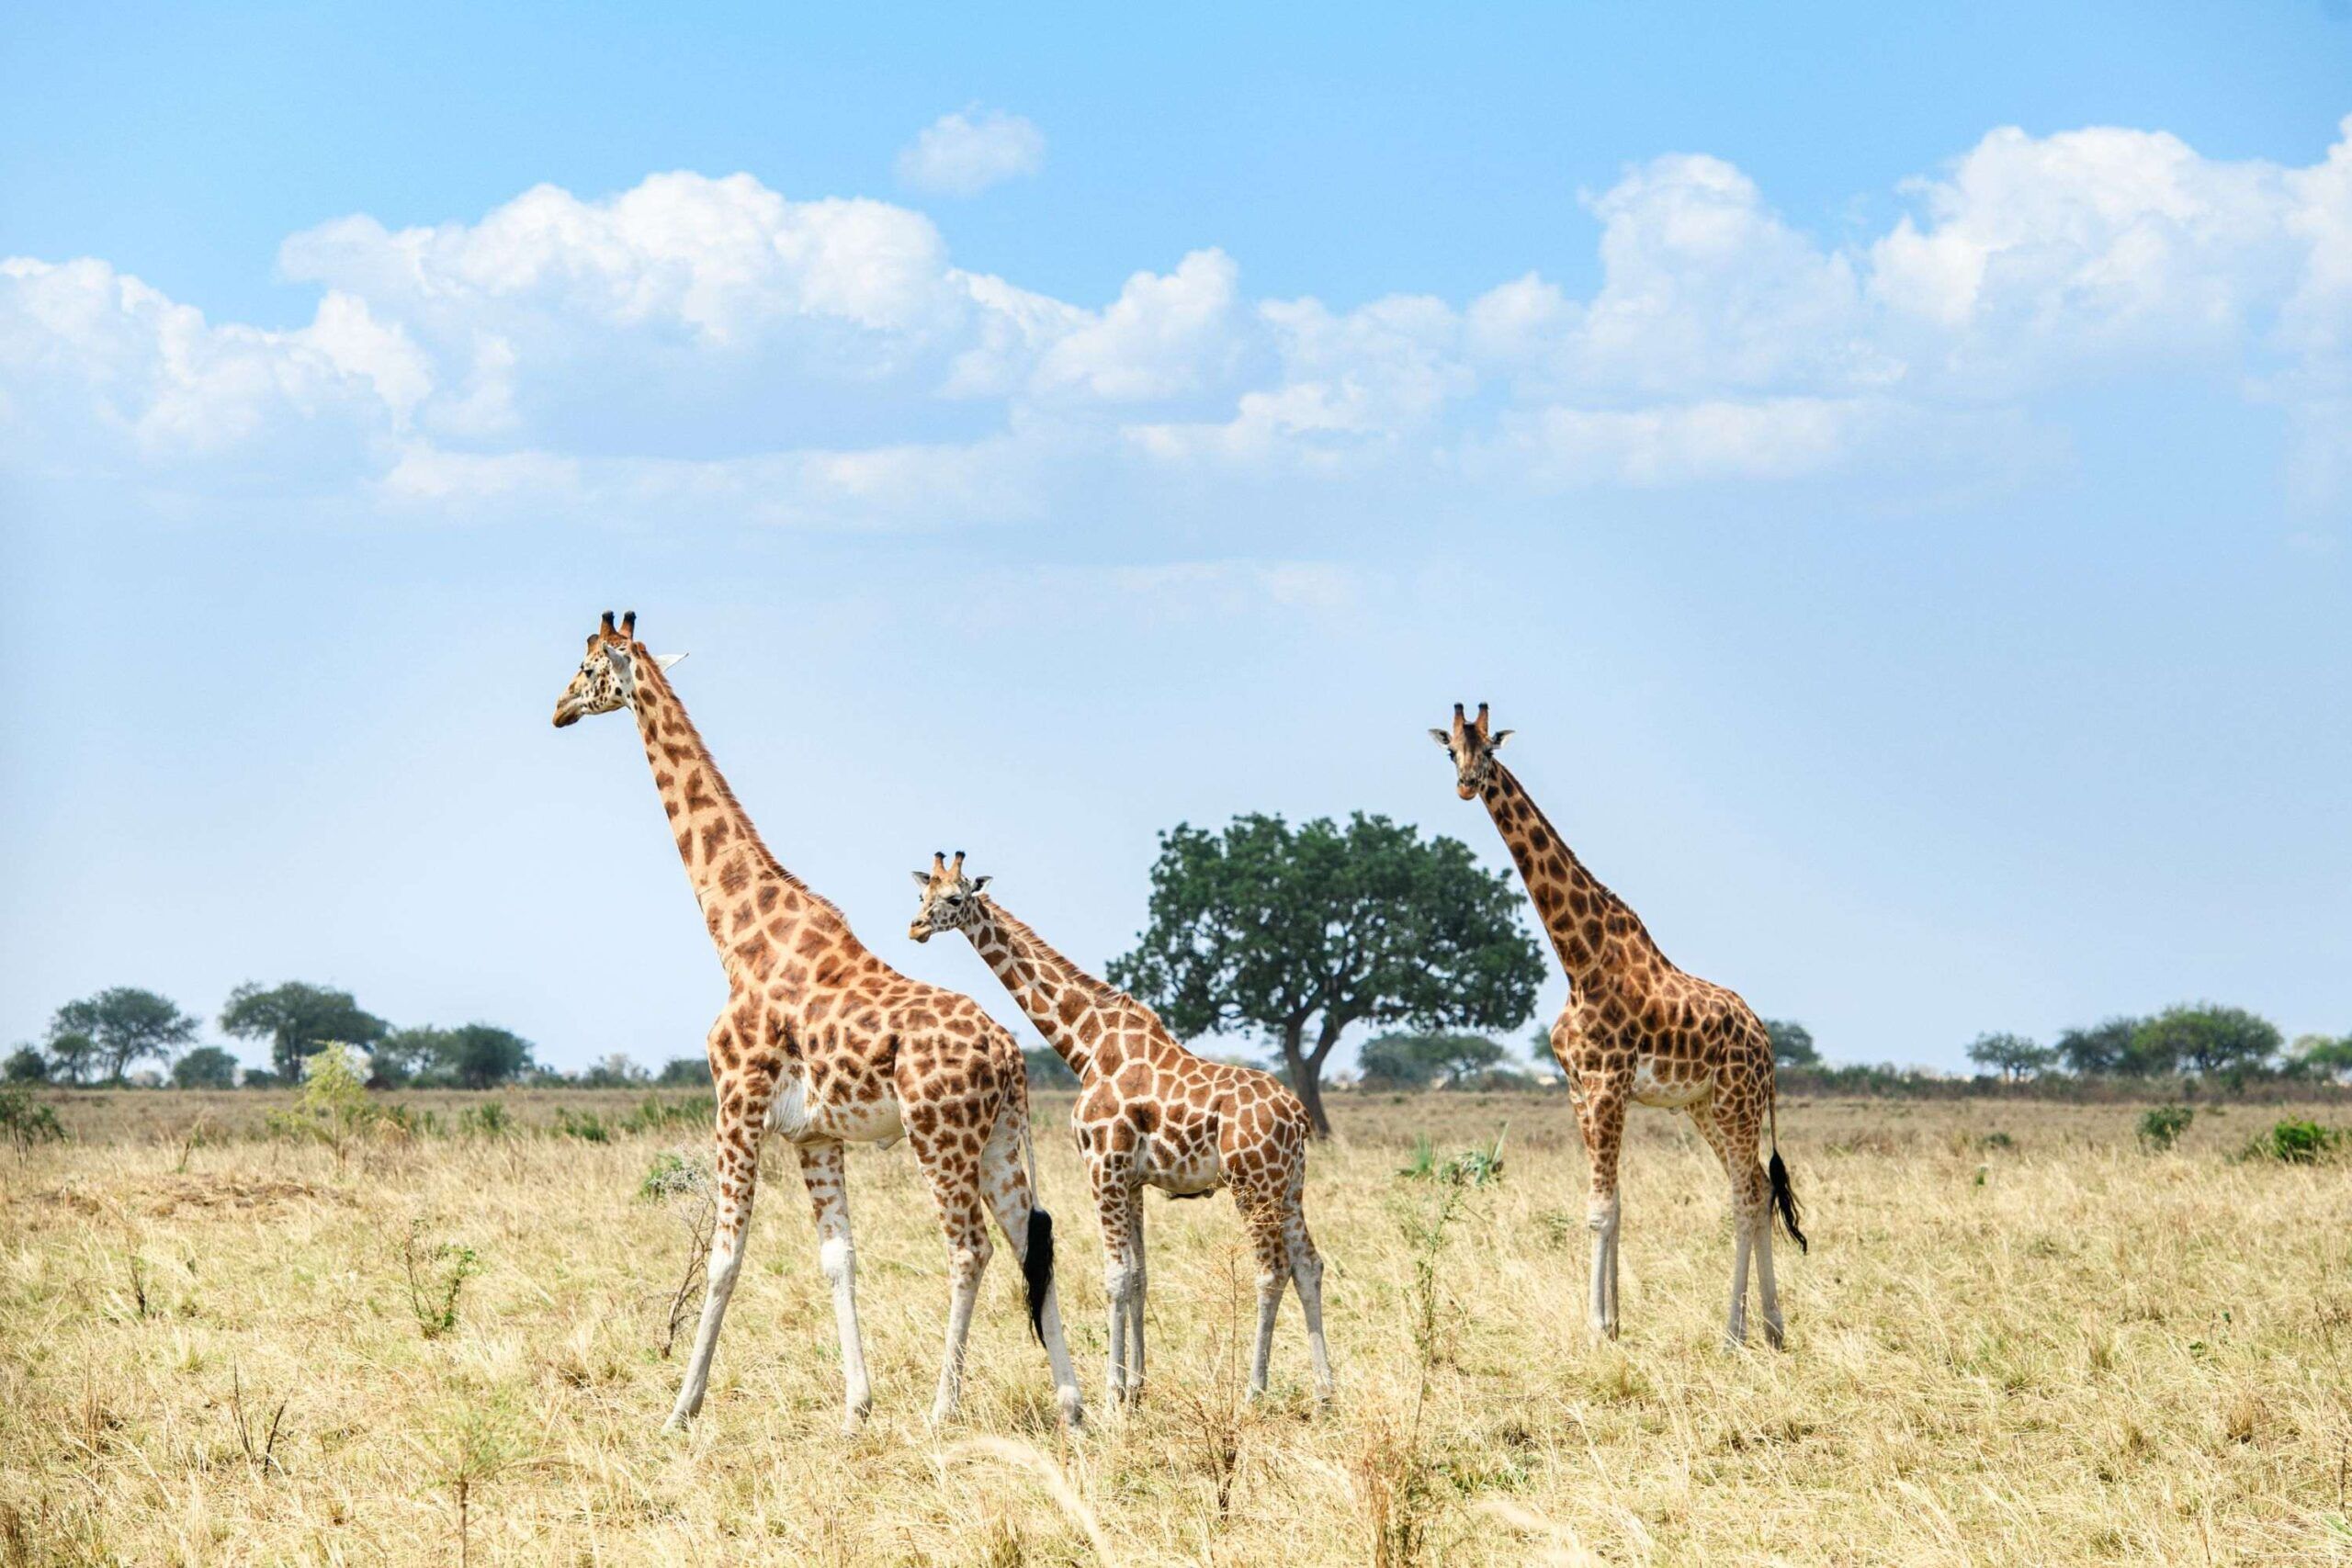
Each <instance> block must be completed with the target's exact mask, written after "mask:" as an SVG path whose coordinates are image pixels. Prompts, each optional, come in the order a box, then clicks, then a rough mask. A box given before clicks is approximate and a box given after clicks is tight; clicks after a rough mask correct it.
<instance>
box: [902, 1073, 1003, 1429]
mask: <svg viewBox="0 0 2352 1568" xmlns="http://www.w3.org/2000/svg"><path fill="white" fill-rule="evenodd" d="M925 1120H926V1121H927V1122H930V1123H931V1125H930V1126H929V1127H928V1128H927V1129H926V1130H925V1131H921V1132H918V1131H916V1130H915V1129H914V1128H912V1127H910V1129H909V1134H910V1137H911V1138H913V1139H914V1140H915V1145H914V1148H915V1157H916V1158H917V1159H918V1160H920V1161H921V1162H922V1168H923V1174H924V1175H925V1176H927V1177H929V1178H930V1179H931V1195H932V1198H933V1201H936V1202H937V1203H938V1204H939V1220H940V1224H941V1227H942V1228H943V1229H944V1231H945V1232H946V1235H947V1343H946V1346H945V1348H944V1350H943V1351H942V1353H941V1356H940V1362H939V1393H938V1396H937V1397H936V1398H934V1399H933V1401H932V1403H931V1419H932V1424H933V1426H940V1425H943V1424H944V1423H946V1422H948V1421H952V1420H954V1419H955V1418H956V1411H957V1410H958V1409H959V1408H961V1406H962V1404H963V1403H964V1346H965V1342H966V1341H967V1339H968V1338H969V1337H971V1332H972V1308H973V1306H974V1305H975V1304H976V1303H978V1301H979V1298H980V1276H981V1275H982V1274H984V1273H986V1272H987V1270H988V1266H989V1257H990V1256H991V1255H992V1254H993V1253H994V1252H995V1247H994V1244H992V1243H991V1242H990V1241H989V1223H988V1207H987V1205H986V1204H985V1203H983V1202H982V1201H981V1200H980V1161H979V1156H978V1155H976V1154H974V1153H972V1152H971V1150H970V1148H969V1147H968V1145H966V1144H965V1143H964V1142H963V1141H962V1136H961V1133H960V1130H959V1129H957V1128H956V1127H954V1126H947V1127H944V1128H943V1127H941V1126H940V1125H939V1124H938V1121H937V1116H936V1111H933V1116H932V1117H929V1118H926V1119H925ZM911 1121H912V1118H911V1117H910V1122H911Z"/></svg>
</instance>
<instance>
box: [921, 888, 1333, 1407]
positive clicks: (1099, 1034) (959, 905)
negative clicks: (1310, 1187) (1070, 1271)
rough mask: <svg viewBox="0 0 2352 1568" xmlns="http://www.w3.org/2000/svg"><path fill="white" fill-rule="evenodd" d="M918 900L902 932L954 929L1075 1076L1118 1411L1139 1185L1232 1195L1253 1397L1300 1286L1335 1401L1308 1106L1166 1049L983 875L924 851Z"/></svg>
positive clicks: (1134, 1343)
mask: <svg viewBox="0 0 2352 1568" xmlns="http://www.w3.org/2000/svg"><path fill="white" fill-rule="evenodd" d="M914 878H915V885H916V886H918V887H921V888H922V908H920V909H918V910H917V911H916V912H915V918H914V922H913V923H912V924H911V925H910V926H909V927H908V928H907V934H908V935H909V936H910V937H912V938H914V940H915V941H917V942H929V941H930V940H931V937H932V933H933V932H934V931H962V932H963V933H964V934H965V935H966V936H967V937H970V938H971V939H972V945H973V946H974V947H975V948H977V949H978V950H979V954H980V957H981V959H982V960H983V961H984V962H986V963H987V964H988V966H989V968H990V969H991V970H994V971H995V973H996V977H997V978H998V979H999V980H1001V981H1003V982H1004V988H1005V989H1006V990H1008V991H1010V992H1012V999H1013V1000H1014V1001H1015V1002H1017V1003H1018V1004H1020V1007H1021V1010H1022V1011H1023V1012H1025V1013H1027V1014H1028V1015H1029V1018H1030V1021H1032V1022H1034V1023H1035V1024H1036V1026H1037V1028H1038V1030H1039V1031H1040V1032H1042V1033H1043V1034H1044V1035H1045V1037H1046V1043H1048V1044H1050V1045H1052V1046H1053V1048H1054V1051H1055V1054H1056V1055H1059V1056H1060V1057H1061V1059H1062V1060H1063V1061H1065V1062H1067V1063H1069V1069H1070V1071H1071V1072H1074V1073H1076V1074H1077V1075H1078V1081H1079V1095H1078V1103H1077V1104H1076V1105H1075V1106H1073V1107H1072V1108H1071V1110H1070V1125H1071V1126H1073V1127H1074V1128H1076V1129H1077V1131H1078V1150H1079V1156H1080V1158H1082V1159H1083V1160H1085V1162H1086V1171H1087V1176H1088V1178H1089V1179H1090V1180H1091V1183H1092V1185H1093V1189H1094V1204H1095V1209H1096V1212H1097V1213H1100V1214H1101V1216H1102V1219H1103V1254H1104V1258H1105V1262H1104V1266H1103V1290H1104V1293H1105V1294H1107V1295H1108V1296H1109V1297H1110V1301H1111V1333H1110V1368H1109V1376H1108V1383H1109V1387H1110V1391H1111V1393H1110V1397H1111V1399H1112V1401H1113V1402H1114V1403H1124V1402H1125V1401H1127V1400H1130V1399H1133V1398H1136V1397H1138V1396H1140V1394H1141V1393H1142V1392H1143V1307H1144V1288H1145V1269H1144V1245H1143V1190H1144V1188H1145V1187H1147V1186H1150V1187H1157V1188H1159V1190H1162V1191H1164V1192H1166V1193H1168V1194H1169V1195H1170V1196H1171V1197H1176V1198H1200V1197H1205V1196H1206V1195H1208V1194H1209V1193H1211V1192H1214V1191H1216V1189H1217V1187H1218V1186H1219V1184H1223V1185H1225V1186H1228V1187H1230V1188H1232V1189H1233V1202H1234V1207H1236V1208H1237V1209H1238V1210H1239V1211H1240V1212H1241V1223H1242V1225H1243V1226H1244V1228H1246V1229H1247V1230H1248V1231H1249V1233H1250V1246H1251V1247H1252V1249H1253V1250H1255V1252H1256V1253H1257V1255H1258V1341H1257V1347H1256V1350H1255V1352H1254V1354H1253V1355H1252V1356H1251V1358H1250V1397H1251V1398H1252V1399H1255V1398H1257V1397H1258V1396H1259V1395H1261V1394H1262V1393H1265V1392H1266V1362H1267V1359H1268V1358H1269V1357H1270V1356H1271V1355H1272V1350H1273V1342H1274V1316H1275V1314H1276V1313H1277V1312H1279V1311H1280V1310H1281V1307H1282V1301H1283V1282H1284V1281H1285V1280H1288V1281H1290V1282H1291V1283H1293V1284H1295V1285H1296V1286H1297V1287H1298V1304H1299V1307H1300V1309H1301V1310H1302V1311H1304V1312H1305V1313H1306V1344H1307V1349H1308V1352H1309V1354H1311V1355H1312V1356H1313V1358H1314V1361H1315V1397H1316V1402H1317V1404H1328V1403H1329V1401H1330V1397H1331V1362H1330V1358H1329V1354H1328V1353H1327V1352H1326V1350H1325V1348H1324V1344H1323V1259H1322V1257H1321V1255H1320V1254H1318V1253H1317V1251H1316V1250H1315V1238H1314V1237H1313V1236H1311V1235H1308V1234H1307V1230H1306V1211H1305V1209H1304V1208H1302V1207H1301V1198H1302V1196H1303V1194H1304V1192H1305V1190H1306V1139H1307V1133H1308V1131H1309V1128H1308V1125H1307V1120H1306V1107H1305V1106H1304V1105H1301V1104H1300V1103H1299V1100H1298V1096H1296V1095H1295V1094H1293V1093H1292V1092H1291V1091H1290V1090H1289V1089H1284V1088H1283V1085H1282V1082H1281V1080H1279V1079H1277V1078H1276V1077H1274V1076H1273V1075H1272V1074H1271V1073H1261V1072H1260V1071H1259V1070H1258V1069H1257V1068H1255V1067H1242V1066H1234V1065H1232V1064H1231V1063H1227V1062H1211V1061H1207V1060H1205V1059H1204V1058H1202V1057H1200V1056H1196V1055H1193V1053H1192V1052H1190V1051H1187V1050H1186V1049H1184V1047H1183V1046H1182V1045H1180V1044H1178V1043H1176V1038H1175V1036H1173V1035H1171V1034H1170V1033H1169V1032H1168V1030H1167V1028H1166V1027H1165V1026H1164V1025H1163V1024H1161V1022H1160V1021H1159V1014H1157V1013H1155V1012H1153V1011H1152V1010H1150V1009H1149V1008H1148V1007H1146V1006H1144V1005H1143V1004H1142V1003H1141V1002H1139V1001H1136V999H1135V998H1133V997H1130V996H1128V995H1127V994H1126V993H1125V991H1121V990H1117V989H1115V988H1114V987H1110V986H1106V985H1104V984H1103V982H1102V981H1100V980H1098V979H1096V978H1095V977H1094V976H1091V975H1089V974H1088V973H1086V971H1084V970H1083V969H1080V967H1079V966H1078V965H1077V964H1072V963H1071V962H1070V961H1069V959H1067V958H1064V957H1063V956H1062V955H1061V954H1060V953H1057V952H1055V951H1054V950H1053V948H1051V947H1050V946H1048V945H1047V944H1046V942H1045V940H1044V939H1043V938H1042V937H1040V936H1038V934H1037V933H1036V932H1035V931H1031V930H1030V929H1029V928H1028V927H1027V926H1025V925H1023V924H1022V923H1021V922H1020V921H1019V920H1017V919H1013V918H1012V916H1011V915H1009V914H1007V913H1005V911H1004V910H1003V908H1001V907H1000V906H999V905H998V904H997V902H996V900H994V899H993V898H990V897H988V896H987V894H986V893H985V892H984V891H983V889H985V888H986V887H987V886H988V885H989V879H988V878H987V877H985V876H981V877H970V876H967V875H965V874H964V852H963V851H961V850H957V851H956V859H955V861H954V862H953V863H949V861H948V860H947V859H946V857H945V856H944V855H938V854H934V855H933V856H932V857H931V869H930V870H929V871H927V872H923V871H918V872H916V873H915V874H914Z"/></svg>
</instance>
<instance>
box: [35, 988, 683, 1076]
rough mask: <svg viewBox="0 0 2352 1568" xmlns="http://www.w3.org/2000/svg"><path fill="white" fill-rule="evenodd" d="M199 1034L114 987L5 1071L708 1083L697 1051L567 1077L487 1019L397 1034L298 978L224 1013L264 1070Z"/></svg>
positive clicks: (186, 1019) (610, 1060)
mask: <svg viewBox="0 0 2352 1568" xmlns="http://www.w3.org/2000/svg"><path fill="white" fill-rule="evenodd" d="M201 1027H202V1024H201V1021H199V1020H198V1019H197V1018H196V1017H195V1016H194V1015H192V1014H190V1013H187V1012H185V1011H183V1010H181V1009H180V1007H179V1005H178V1004H177V1003H176V1002H174V1001H172V1000H171V999H170V998H167V997H163V996H159V995H157V994H156V993H155V992H153V991H148V990H141V989H140V988H139V987H135V986H116V987H111V988H110V989H107V990H104V991H100V992H99V993H98V994H97V995H96V996H93V997H85V998H82V999H81V1000H79V1001H72V1002H68V1003H66V1004H65V1005H64V1006H63V1007H62V1008H59V1009H58V1010H57V1013H56V1015H55V1016H54V1017H53V1018H51V1020H50V1025H49V1032H48V1033H47V1034H46V1035H45V1036H44V1037H43V1038H42V1040H41V1041H40V1043H36V1044H26V1045H19V1046H17V1048H16V1049H15V1050H14V1051H12V1052H10V1053H9V1054H8V1056H7V1059H6V1062H5V1063H0V1076H5V1077H6V1079H7V1080H8V1081H9V1082H12V1083H53V1084H69V1085H70V1084H104V1085H114V1086H123V1087H133V1086H143V1087H153V1088H161V1087H165V1086H169V1087H171V1088H175V1089H237V1088H244V1089H274V1088H279V1087H282V1086H285V1085H288V1084H293V1083H297V1082H300V1079H301V1077H302V1065H303V1063H304V1062H306V1061H308V1060H309V1059H310V1058H311V1056H312V1055H316V1054H317V1053H318V1052H319V1051H320V1050H322V1049H323V1048H324V1047H326V1046H328V1045H335V1044H340V1045H346V1046H350V1047H352V1048H353V1049H354V1050H355V1052H356V1054H357V1057H358V1059H359V1060H360V1061H362V1062H364V1063H365V1064H366V1067H367V1071H368V1084H369V1086H370V1087H371V1088H377V1089H390V1088H396V1087H401V1086H409V1085H413V1086H415V1087H417V1088H421V1089H430V1088H448V1089H495V1088H498V1087H500V1086H502V1085H506V1084H517V1085H523V1086H530V1085H557V1084H563V1085H572V1086H576V1087H579V1088H583V1089H629V1088H637V1087H640V1086H644V1085H648V1084H685V1085H699V1084H704V1083H707V1082H708V1081H709V1078H710V1069H709V1067H708V1066H707V1064H706V1063H705V1062H704V1061H703V1059H702V1058H701V1057H700V1056H684V1057H680V1058H678V1059H677V1060H675V1061H673V1062H670V1063H669V1064H667V1065H666V1066H663V1067H662V1070H661V1071H660V1072H658V1073H655V1072H650V1071H648V1070H647V1069H645V1068H643V1067H640V1066H638V1065H637V1064H636V1063H634V1062H632V1061H630V1060H629V1059H628V1057H627V1056H624V1055H609V1056H606V1057H605V1058H604V1059H603V1060H601V1061H599V1062H597V1063H596V1064H595V1065H594V1066H591V1067H589V1068H587V1069H586V1070H585V1071H582V1072H578V1073H565V1072H561V1071H559V1070H557V1069H556V1068H553V1067H549V1066H542V1065H541V1064H540V1063H538V1062H537V1061H536V1060H535V1059H534V1055H533V1052H534V1049H535V1048H534V1047H533V1045H532V1044H531V1043H530V1042H529V1041H528V1040H526V1039H524V1038H523V1037H522V1036H521V1035H519V1034H517V1033H515V1032H514V1031H513V1030H511V1029H503V1028H501V1027H500V1026H499V1025H497V1024H494V1023H481V1022H475V1023H461V1024H458V1025H455V1026H453V1027H447V1028H445V1027H442V1026H440V1025H437V1024H415V1025H411V1026H409V1027H406V1028H398V1027H395V1026H393V1025H392V1024H390V1023H388V1022H386V1021H384V1020H383V1019H380V1018H379V1017H377V1016H376V1015H375V1014H374V1013H371V1012H369V1011H368V1010H365V1009H364V1008H362V1007H360V1005H359V1004H358V1002H357V1001H356V1000H355V999H354V998H353V997H352V995H351V993H350V992H349V991H341V990H337V989H335V988H334V987H332V986H313V985H310V984H308V983H306V982H304V981H300V980H289V981H288V982H287V983H286V984H284V985H281V986H275V987H269V988H268V989H266V990H265V989H264V988H263V987H259V986H256V985H245V986H240V987H237V988H236V989H235V990H234V991H232V992H231V993H230V994H229V999H228V1002H227V1004H226V1005H225V1006H224V1007H222V1009H221V1010H220V1032H221V1033H223V1034H225V1035H228V1036H229V1037H230V1038H232V1039H236V1040H249V1041H253V1042H254V1043H261V1044H266V1046H267V1047H268V1050H269V1059H270V1066H267V1067H247V1066H243V1065H242V1064H240V1063H239V1062H238V1060H237V1058H236V1057H235V1056H233V1055H231V1054H230V1053H229V1052H228V1051H227V1050H225V1049H223V1048H222V1047H220V1046H219V1045H199V1044H198V1043H196V1036H197V1032H198V1030H199V1029H200V1028H201ZM150 1063H152V1064H153V1066H141V1064H150Z"/></svg>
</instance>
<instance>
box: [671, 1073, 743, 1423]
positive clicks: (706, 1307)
mask: <svg viewBox="0 0 2352 1568" xmlns="http://www.w3.org/2000/svg"><path fill="white" fill-rule="evenodd" d="M754 1100H755V1097H753V1096H750V1095H746V1094H739V1093H738V1092H737V1089H736V1086H734V1085H727V1084H722V1085H721V1086H720V1087H719V1095H718V1107H719V1109H718V1130H717V1134H716V1138H717V1145H718V1149H717V1161H718V1218H717V1221H716V1223H715V1224H714V1225H713V1227H712V1230H711V1237H710V1262H709V1264H708V1266H707V1269H706V1270H705V1273H704V1292H703V1302H702V1321H701V1322H700V1323H699V1324H697V1325H695V1348H694V1352H693V1354H692V1356H691V1357H689V1358H688V1359H687V1361H686V1376H685V1382H684V1383H682V1384H681V1385H680V1386H679V1389H678V1402H677V1404H675V1405H673V1406H672V1408H671V1411H670V1418H669V1420H668V1421H666V1422H664V1423H663V1424H662V1429H663V1430H664V1431H677V1430H680V1429H682V1428H684V1426H685V1425H686V1423H687V1422H689V1421H691V1420H693V1419H694V1418H695V1416H697V1415H699V1414H701V1412H702V1402H703V1395H704V1394H705V1393H707V1391H708V1390H709V1387H710V1362H711V1358H712V1356H713V1355H714V1354H716V1353H717V1351H718V1329H719V1325H721V1324H722V1323H724V1322H725V1321H726V1318H727V1303H728V1300H729V1297H731V1296H733V1295H734V1293H735V1279H736V1276H737V1275H738V1274H740V1273H741V1272H742V1269H743V1238H744V1234H745V1232H746V1231H747V1230H748V1229H749V1228H750V1226H751V1223H752V1192H753V1189H754V1188H755V1187H756V1186H757V1184H758V1180H759V1174H760V1129H761V1123H762V1118H763V1116H764V1115H765V1113H766V1105H765V1103H764V1102H763V1101H759V1102H757V1103H755V1102H754ZM730 1105H731V1106H732V1107H733V1108H734V1110H733V1112H732V1113H731V1114H730V1112H729V1106H730Z"/></svg>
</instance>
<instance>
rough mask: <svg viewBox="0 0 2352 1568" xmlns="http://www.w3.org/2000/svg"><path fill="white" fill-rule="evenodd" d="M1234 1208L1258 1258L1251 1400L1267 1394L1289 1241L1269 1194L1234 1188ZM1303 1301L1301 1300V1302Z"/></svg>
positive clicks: (1278, 1204) (1276, 1204) (1287, 1272)
mask: <svg viewBox="0 0 2352 1568" xmlns="http://www.w3.org/2000/svg"><path fill="white" fill-rule="evenodd" d="M1233 1201H1234V1205H1235V1207H1237V1208H1238V1209H1239V1210H1240V1211H1241V1224H1242V1226H1243V1228H1245V1229H1246V1230H1248V1231H1249V1233H1250V1247H1251V1249H1252V1250H1253V1251H1255V1252H1256V1253H1257V1255H1258V1339H1257V1344H1256V1346H1255V1348H1253V1349H1252V1350H1251V1352H1250V1398H1252V1399H1257V1398H1259V1397H1261V1395H1263V1394H1264V1393H1265V1392H1266V1364H1267V1362H1268V1361H1269V1360H1271V1359H1272V1356H1273V1349H1274V1319H1275V1318H1276V1317H1277V1316H1279V1315H1280V1314H1281V1313H1282V1309H1283V1285H1284V1284H1285V1283H1286V1282H1287V1281H1288V1280H1289V1277H1290V1241H1289V1239H1288V1238H1287V1237H1285V1236H1284V1235H1283V1211H1282V1203H1281V1201H1280V1200H1279V1199H1278V1198H1277V1197H1276V1196H1275V1195H1274V1194H1272V1193H1270V1192H1264V1191H1259V1190H1251V1189H1245V1188H1241V1187H1236V1188H1235V1189H1234V1190H1233ZM1302 1299H1304V1298H1302Z"/></svg>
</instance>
